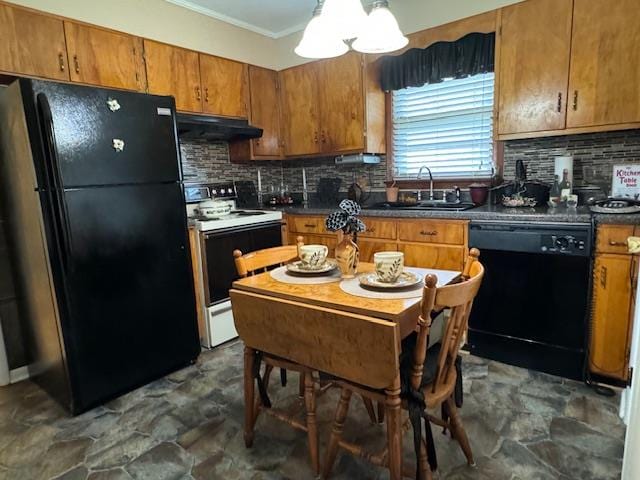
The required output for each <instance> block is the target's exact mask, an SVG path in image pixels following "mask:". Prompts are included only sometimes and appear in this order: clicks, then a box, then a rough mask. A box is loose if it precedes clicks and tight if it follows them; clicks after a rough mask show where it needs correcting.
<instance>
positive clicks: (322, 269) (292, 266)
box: [287, 260, 338, 275]
mask: <svg viewBox="0 0 640 480" xmlns="http://www.w3.org/2000/svg"><path fill="white" fill-rule="evenodd" d="M337 266H338V264H337V262H336V261H335V260H326V261H325V262H324V264H322V265H320V266H318V267H315V268H309V267H305V266H304V264H303V263H302V261H300V260H298V261H297V262H293V263H288V264H287V271H288V272H290V273H297V274H303V275H317V274H319V273H328V272H330V271H332V270H334V269H335V268H336V267H337Z"/></svg>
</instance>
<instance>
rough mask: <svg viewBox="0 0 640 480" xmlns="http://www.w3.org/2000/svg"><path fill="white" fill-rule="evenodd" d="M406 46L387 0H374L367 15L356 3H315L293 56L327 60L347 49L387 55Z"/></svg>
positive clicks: (343, 0)
mask: <svg viewBox="0 0 640 480" xmlns="http://www.w3.org/2000/svg"><path fill="white" fill-rule="evenodd" d="M407 43H409V40H408V39H407V37H405V36H404V35H403V34H402V32H401V31H400V27H399V26H398V22H397V20H396V18H395V17H394V16H393V13H391V11H390V10H389V2H388V1H387V0H375V1H374V2H373V4H372V5H371V8H370V12H369V14H368V15H367V13H366V12H365V10H364V8H363V7H362V3H361V2H360V0H318V4H317V5H316V8H315V9H314V11H313V17H312V18H311V21H310V22H309V23H308V25H307V27H306V28H305V30H304V34H303V35H302V40H301V41H300V43H299V44H298V46H297V47H296V48H295V52H296V54H298V55H300V56H301V57H305V58H330V57H338V56H340V55H343V54H345V53H347V52H348V51H349V46H351V48H353V49H354V50H356V51H358V52H361V53H388V52H393V51H395V50H399V49H401V48H403V47H405V46H406V45H407Z"/></svg>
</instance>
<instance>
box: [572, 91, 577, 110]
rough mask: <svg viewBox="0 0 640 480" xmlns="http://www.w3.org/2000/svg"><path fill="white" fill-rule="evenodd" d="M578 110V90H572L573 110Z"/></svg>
mask: <svg viewBox="0 0 640 480" xmlns="http://www.w3.org/2000/svg"><path fill="white" fill-rule="evenodd" d="M577 110H578V90H575V91H574V92H573V111H574V112H575V111H577Z"/></svg>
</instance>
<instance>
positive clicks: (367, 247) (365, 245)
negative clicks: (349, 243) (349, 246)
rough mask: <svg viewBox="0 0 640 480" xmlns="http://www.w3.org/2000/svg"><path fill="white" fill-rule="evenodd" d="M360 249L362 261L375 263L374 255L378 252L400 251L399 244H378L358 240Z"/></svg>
mask: <svg viewBox="0 0 640 480" xmlns="http://www.w3.org/2000/svg"><path fill="white" fill-rule="evenodd" d="M358 248H359V249H360V261H361V262H371V263H373V255H374V254H375V253H378V252H395V251H397V250H398V244H397V243H391V242H376V241H372V240H363V239H362V238H358Z"/></svg>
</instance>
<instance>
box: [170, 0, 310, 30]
mask: <svg viewBox="0 0 640 480" xmlns="http://www.w3.org/2000/svg"><path fill="white" fill-rule="evenodd" d="M165 1H167V2H169V3H173V4H174V5H178V6H179V7H183V8H187V9H189V10H192V11H194V12H197V13H200V14H202V15H206V16H208V17H211V18H215V19H216V20H220V21H222V22H225V23H229V24H231V25H235V26H236V27H240V28H244V29H245V30H249V31H251V32H254V33H258V34H260V35H263V36H265V37H269V38H273V39H278V38H282V37H286V36H288V35H291V34H292V33H296V32H299V31H301V30H304V28H305V26H306V25H307V24H306V22H305V23H301V24H299V25H294V26H293V27H289V28H286V29H284V30H281V31H279V32H273V31H271V30H267V29H266V28H261V27H258V26H256V25H253V24H251V23H248V22H244V21H242V20H238V19H237V18H234V17H230V16H229V15H225V14H224V13H220V12H218V11H216V10H213V9H211V8H207V7H203V6H201V5H196V4H194V3H192V2H190V1H189V0H165Z"/></svg>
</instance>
